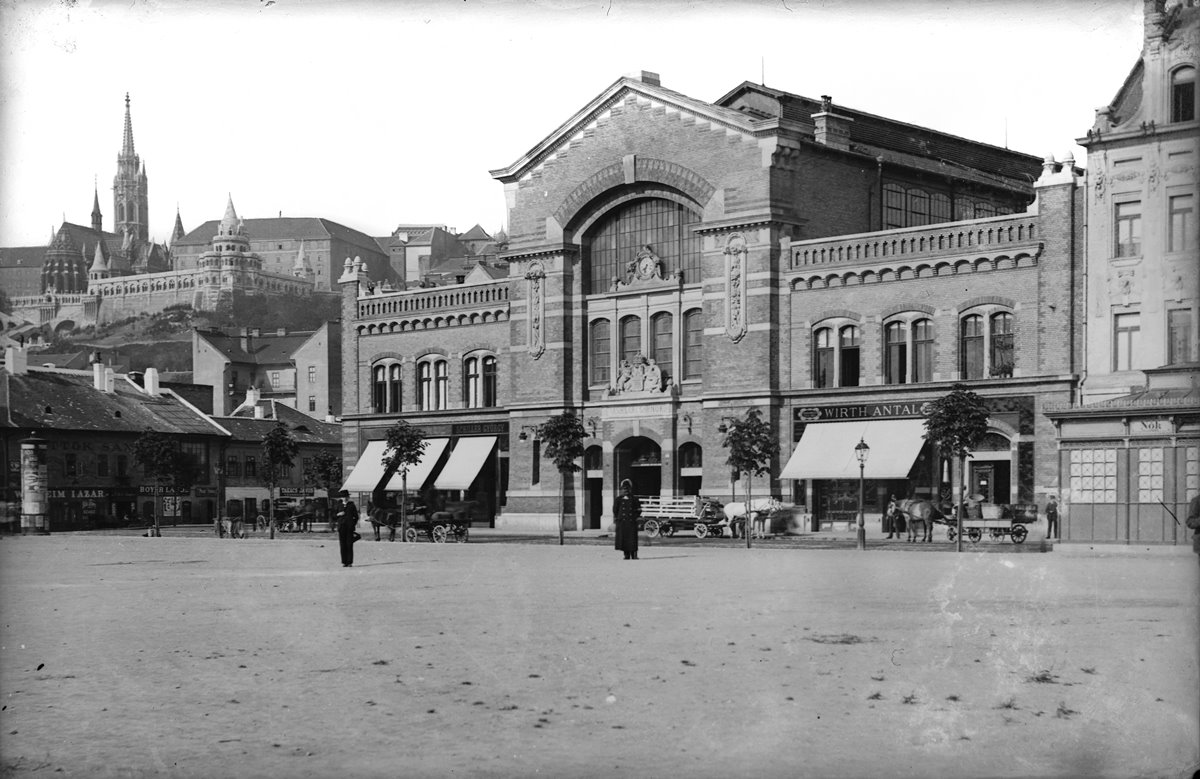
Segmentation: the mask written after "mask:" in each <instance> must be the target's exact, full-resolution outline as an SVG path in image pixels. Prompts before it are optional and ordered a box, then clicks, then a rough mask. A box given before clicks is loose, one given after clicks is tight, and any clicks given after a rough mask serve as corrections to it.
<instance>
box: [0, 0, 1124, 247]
mask: <svg viewBox="0 0 1200 779" xmlns="http://www.w3.org/2000/svg"><path fill="white" fill-rule="evenodd" d="M1141 7H1142V4H1141V2H1140V0H939V1H936V2H935V1H934V0H889V1H888V2H880V1H879V0H824V1H820V0H809V1H807V2H805V0H708V1H707V2H706V1H704V0H658V1H656V2H650V1H649V0H437V1H435V0H414V1H412V2H385V1H384V0H343V1H341V2H336V1H334V0H56V1H54V2H51V0H0V246H6V247H16V246H35V245H44V244H46V243H47V242H48V241H49V240H50V238H51V234H52V230H54V229H56V228H57V226H58V225H59V224H61V222H62V221H63V219H64V218H65V219H66V220H67V221H71V222H75V223H79V224H85V225H86V224H90V222H91V210H92V200H93V193H94V192H95V191H96V190H97V189H98V190H99V193H100V208H101V211H102V212H103V214H104V228H105V229H106V230H111V229H112V227H113V200H112V180H113V176H114V175H115V174H116V165H117V154H118V152H119V151H120V149H121V140H122V133H123V128H124V112H125V94H126V93H127V92H128V93H129V96H130V101H131V114H132V118H133V134H134V143H135V147H136V151H137V153H138V154H139V155H140V157H141V159H142V162H143V163H144V164H145V166H146V171H147V175H148V177H149V189H150V232H151V236H152V237H154V238H156V239H157V240H159V241H166V240H167V239H168V238H169V236H170V233H171V228H172V226H173V224H174V221H175V214H176V209H178V211H179V213H180V215H181V217H182V219H183V225H184V228H185V229H186V230H189V231H190V230H192V229H194V228H196V227H197V226H199V225H200V224H201V223H203V222H205V221H207V220H210V219H220V218H221V217H222V215H223V214H224V212H225V205H226V202H227V201H228V199H229V198H231V197H232V199H233V202H234V205H235V207H236V209H237V212H238V214H239V216H241V217H243V218H266V217H274V216H279V215H283V216H293V217H300V216H308V217H324V218H327V219H331V220H333V221H335V222H339V223H341V224H344V225H346V226H348V227H353V228H355V229H358V230H361V231H363V232H365V233H367V234H369V235H372V236H384V235H388V234H390V233H391V232H392V231H393V230H394V229H395V228H396V226H397V225H398V224H402V223H435V224H445V225H447V226H449V227H450V228H453V229H457V230H459V231H464V232H465V231H466V230H468V229H470V228H471V227H472V226H473V225H475V224H480V225H481V226H483V228H484V229H485V230H487V231H488V232H494V231H495V230H497V229H499V228H501V227H505V226H506V220H507V215H506V211H505V201H504V193H503V185H502V184H501V183H500V182H498V181H496V180H494V179H493V178H492V177H491V176H490V175H489V173H488V171H489V170H494V169H497V168H502V167H505V166H508V165H510V164H511V163H513V162H514V161H516V160H517V159H518V158H520V157H521V155H523V154H524V153H525V152H527V151H528V150H530V149H531V148H533V147H534V146H536V145H537V144H538V142H539V141H541V140H542V139H543V138H545V137H546V136H547V135H549V134H550V133H552V132H553V131H554V130H555V129H557V128H558V127H559V126H560V125H561V124H562V123H563V122H565V121H567V120H568V119H569V118H570V117H571V116H572V115H573V114H574V113H575V112H576V111H578V110H579V109H581V108H582V107H583V106H584V105H586V104H587V102H588V101H589V100H591V99H592V98H593V97H595V96H596V95H598V94H599V93H600V92H602V91H603V90H605V89H606V88H607V87H608V86H609V85H611V84H612V83H613V82H614V81H616V80H617V79H619V78H620V77H621V76H624V75H629V74H633V73H637V72H639V71H642V70H647V71H653V72H655V73H658V74H659V75H660V77H661V81H662V85H663V86H664V87H667V88H669V89H672V90H674V91H677V92H682V93H683V94H686V95H688V96H690V97H693V98H697V99H700V100H706V101H714V100H717V99H718V98H720V97H721V96H722V95H724V94H725V93H727V92H728V91H730V90H732V89H733V88H734V87H736V86H737V85H739V84H741V83H742V82H743V81H751V82H755V83H765V84H766V85H767V86H770V87H774V88H777V89H782V90H786V91H789V92H794V93H798V94H801V95H805V96H808V97H813V98H817V97H820V96H821V95H831V96H832V97H833V100H834V103H835V104H840V105H844V106H847V107H849V108H853V109H856V110H860V111H866V112H869V113H873V114H877V115H880V116H885V117H889V118H892V119H897V120H900V121H904V122H908V123H911V124H916V125H921V126H924V127H930V128H933V129H936V130H939V131H942V132H947V133H951V134H954V135H958V136H962V137H965V138H970V139H972V140H977V141H982V142H984V143H989V144H993V145H996V146H1001V147H1004V146H1007V147H1008V148H1011V149H1014V150H1017V151H1022V152H1027V153H1029V154H1036V155H1038V156H1044V155H1046V154H1053V155H1055V157H1057V158H1058V159H1062V158H1063V157H1064V156H1065V155H1066V154H1067V153H1072V154H1073V155H1074V157H1075V160H1076V164H1077V165H1080V166H1082V165H1084V164H1085V160H1086V157H1085V151H1084V150H1083V149H1082V148H1080V147H1078V146H1076V145H1075V139H1077V138H1079V137H1081V136H1083V135H1085V134H1086V132H1087V129H1088V128H1089V127H1091V125H1092V121H1093V118H1094V112H1095V109H1096V108H1098V107H1100V106H1102V105H1105V104H1107V103H1108V102H1109V101H1110V100H1112V98H1113V96H1114V95H1115V94H1116V92H1117V89H1118V88H1119V87H1120V86H1121V83H1122V82H1123V81H1124V79H1125V77H1126V76H1127V75H1128V73H1129V71H1130V69H1131V68H1132V67H1133V65H1134V63H1135V62H1136V60H1137V58H1138V55H1139V53H1140V50H1141V35H1142V33H1141V29H1142V28H1141Z"/></svg>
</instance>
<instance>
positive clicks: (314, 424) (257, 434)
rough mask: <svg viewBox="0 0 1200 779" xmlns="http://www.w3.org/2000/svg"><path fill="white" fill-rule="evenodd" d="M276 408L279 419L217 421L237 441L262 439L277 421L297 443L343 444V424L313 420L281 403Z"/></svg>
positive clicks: (221, 419) (236, 418)
mask: <svg viewBox="0 0 1200 779" xmlns="http://www.w3.org/2000/svg"><path fill="white" fill-rule="evenodd" d="M274 407H275V414H276V416H277V417H278V419H254V418H252V417H242V416H237V417H217V418H216V421H217V422H218V423H219V424H220V425H221V427H223V428H225V429H226V430H228V431H229V432H230V433H232V434H233V437H234V439H235V440H238V441H261V440H262V439H263V437H264V436H266V435H267V433H269V432H271V429H272V428H274V427H275V424H276V422H282V423H283V424H284V425H286V426H287V429H288V431H289V432H291V434H292V436H293V437H295V439H296V443H298V444H324V445H327V446H340V445H341V443H342V426H341V425H339V424H337V423H336V422H324V421H322V420H319V419H313V418H312V417H309V416H307V415H305V414H302V413H301V412H299V411H296V410H295V409H293V408H291V407H290V406H285V405H284V404H282V403H275V404H274Z"/></svg>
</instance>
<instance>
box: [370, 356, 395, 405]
mask: <svg viewBox="0 0 1200 779" xmlns="http://www.w3.org/2000/svg"><path fill="white" fill-rule="evenodd" d="M400 388H401V381H400V363H398V362H395V361H391V360H389V361H387V362H382V363H379V364H377V365H376V366H375V367H374V368H372V369H371V410H372V411H374V412H375V413H376V414H385V413H386V414H395V413H397V412H399V411H400V408H401V393H400Z"/></svg>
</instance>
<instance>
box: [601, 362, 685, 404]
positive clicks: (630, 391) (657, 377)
mask: <svg viewBox="0 0 1200 779" xmlns="http://www.w3.org/2000/svg"><path fill="white" fill-rule="evenodd" d="M670 386H671V383H670V381H667V380H664V378H663V372H662V368H660V367H659V366H658V363H657V362H655V360H654V358H653V357H650V358H647V357H646V355H644V354H639V355H638V356H637V357H634V358H633V360H621V364H620V365H619V366H618V367H617V378H616V381H614V382H613V386H612V389H610V390H609V394H610V395H663V394H666V393H667V392H668V391H669V389H670Z"/></svg>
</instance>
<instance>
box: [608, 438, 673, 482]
mask: <svg viewBox="0 0 1200 779" xmlns="http://www.w3.org/2000/svg"><path fill="white" fill-rule="evenodd" d="M613 470H614V472H615V473H616V477H617V478H616V480H615V482H614V485H613V486H614V487H617V486H619V485H620V484H621V482H622V481H624V480H625V479H629V480H630V481H631V482H633V494H634V495H660V494H662V448H661V447H660V446H659V445H658V444H656V443H654V441H651V440H650V439H649V438H644V437H642V436H636V437H634V438H626V439H625V440H624V441H622V442H621V443H620V444H618V445H617V447H616V448H615V449H613Z"/></svg>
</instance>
